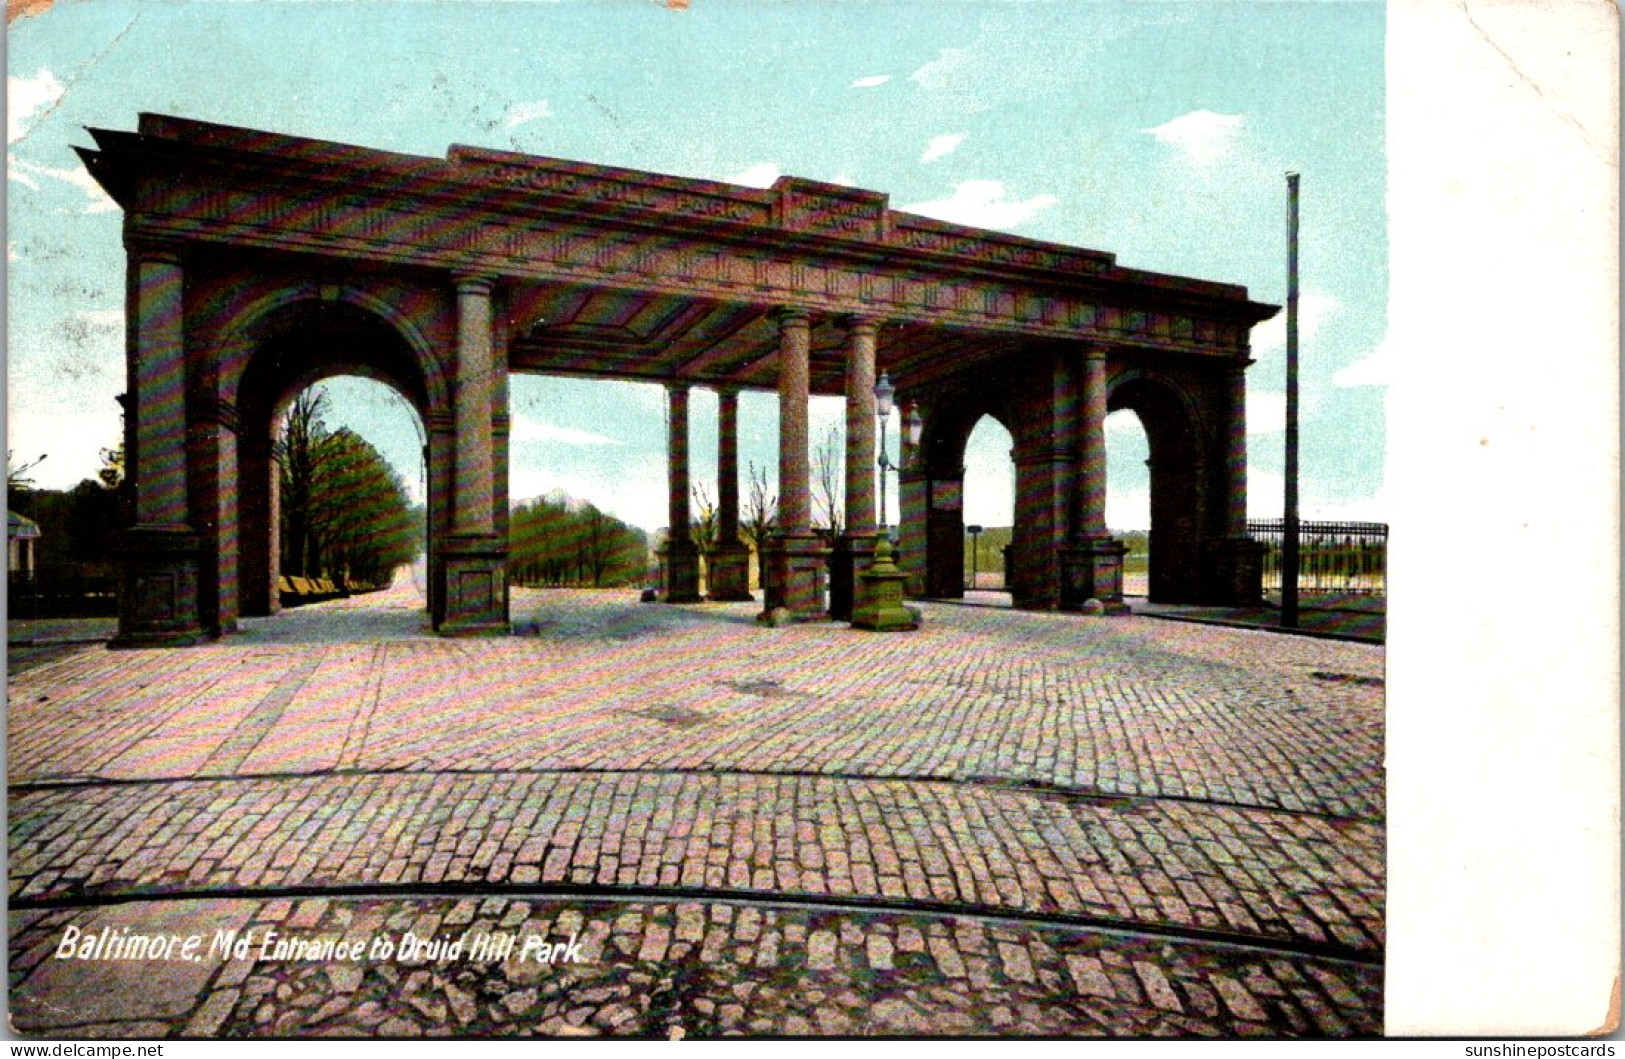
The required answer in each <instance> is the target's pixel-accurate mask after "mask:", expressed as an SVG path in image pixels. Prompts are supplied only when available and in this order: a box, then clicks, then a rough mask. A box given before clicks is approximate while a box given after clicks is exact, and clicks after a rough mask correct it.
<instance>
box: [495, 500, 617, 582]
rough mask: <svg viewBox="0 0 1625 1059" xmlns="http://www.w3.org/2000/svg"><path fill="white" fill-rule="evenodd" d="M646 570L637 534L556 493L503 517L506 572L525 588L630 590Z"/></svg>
mask: <svg viewBox="0 0 1625 1059" xmlns="http://www.w3.org/2000/svg"><path fill="white" fill-rule="evenodd" d="M648 568H649V539H648V537H647V536H645V535H644V533H643V531H642V530H640V529H636V528H635V527H632V526H628V525H627V524H626V523H624V522H622V521H620V520H619V519H617V518H614V517H612V516H610V515H607V514H605V513H604V512H602V511H600V510H598V509H597V508H596V507H594V506H592V505H591V504H583V503H580V502H576V501H572V500H570V499H568V498H567V497H564V496H563V495H562V494H560V495H557V496H548V497H538V498H537V499H535V500H529V501H526V502H525V503H523V504H520V505H519V506H517V507H515V508H514V509H513V510H512V511H511V512H509V515H508V571H509V576H510V578H511V579H512V580H513V581H514V582H515V583H517V584H522V585H531V586H542V585H550V586H562V585H571V586H575V585H592V586H593V587H595V588H597V587H603V586H613V585H630V584H636V583H638V582H641V581H642V580H643V577H644V575H645V573H646V572H647V571H648Z"/></svg>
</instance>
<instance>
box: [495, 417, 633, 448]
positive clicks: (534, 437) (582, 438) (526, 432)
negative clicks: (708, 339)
mask: <svg viewBox="0 0 1625 1059" xmlns="http://www.w3.org/2000/svg"><path fill="white" fill-rule="evenodd" d="M512 430H513V435H512V436H513V440H515V441H546V442H552V443H553V444H556V445H625V444H626V442H624V441H617V440H616V439H614V438H612V437H607V436H605V435H603V434H595V433H593V432H592V431H590V430H579V429H577V428H575V427H561V426H556V425H554V424H552V423H543V422H541V421H540V420H536V419H531V418H529V417H528V416H522V415H517V416H514V417H513V426H512Z"/></svg>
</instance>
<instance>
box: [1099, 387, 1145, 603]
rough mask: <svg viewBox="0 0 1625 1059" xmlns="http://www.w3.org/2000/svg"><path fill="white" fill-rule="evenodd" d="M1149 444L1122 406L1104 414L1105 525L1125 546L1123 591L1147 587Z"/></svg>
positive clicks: (1139, 591) (1137, 593) (1132, 415)
mask: <svg viewBox="0 0 1625 1059" xmlns="http://www.w3.org/2000/svg"><path fill="white" fill-rule="evenodd" d="M1150 461H1151V444H1150V441H1149V440H1148V439H1147V438H1146V436H1145V427H1144V426H1142V425H1141V423H1140V418H1139V416H1137V415H1136V414H1135V413H1134V412H1132V411H1131V410H1129V409H1127V408H1124V409H1121V410H1119V411H1116V412H1112V413H1110V414H1108V415H1107V416H1106V525H1107V527H1108V528H1109V529H1110V530H1111V534H1112V536H1113V537H1116V538H1117V539H1118V540H1120V541H1122V542H1123V544H1124V545H1125V546H1126V547H1127V548H1128V552H1127V554H1125V555H1124V556H1123V595H1125V596H1145V595H1146V594H1147V593H1148V590H1149V585H1150V582H1149V569H1150V533H1151V476H1150V470H1149V468H1150Z"/></svg>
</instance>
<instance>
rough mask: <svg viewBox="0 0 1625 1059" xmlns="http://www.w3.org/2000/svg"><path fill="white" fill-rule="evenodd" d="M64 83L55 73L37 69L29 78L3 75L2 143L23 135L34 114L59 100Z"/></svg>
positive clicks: (12, 142) (39, 113)
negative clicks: (4, 82)
mask: <svg viewBox="0 0 1625 1059" xmlns="http://www.w3.org/2000/svg"><path fill="white" fill-rule="evenodd" d="M66 91H67V86H66V85H64V84H63V83H62V82H61V81H58V80H57V79H56V74H53V73H52V72H51V71H49V70H41V71H40V72H39V73H37V74H35V75H34V76H33V77H7V78H6V146H8V147H9V146H11V145H12V144H14V143H16V142H17V141H18V140H21V139H22V138H23V137H25V136H27V135H28V134H29V132H30V131H32V129H33V122H34V118H35V116H36V115H39V116H41V117H43V116H44V115H43V114H41V111H45V112H49V111H50V109H51V108H52V107H55V106H56V104H57V102H58V101H59V100H61V98H62V94H63V93H64V92H66Z"/></svg>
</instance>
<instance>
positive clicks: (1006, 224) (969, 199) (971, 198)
mask: <svg viewBox="0 0 1625 1059" xmlns="http://www.w3.org/2000/svg"><path fill="white" fill-rule="evenodd" d="M1058 201H1059V200H1058V199H1057V198H1056V197H1055V196H1054V195H1034V196H1033V197H1032V198H1030V199H1021V200H1019V201H1017V200H1012V199H1010V198H1008V197H1007V195H1006V192H1005V188H1004V185H1003V184H1002V183H1000V182H999V181H997V180H965V181H961V182H960V183H958V184H955V185H954V193H953V194H952V195H950V196H949V197H948V198H945V199H933V200H932V201H930V202H920V203H916V204H915V205H912V206H904V207H902V209H903V210H904V211H905V212H907V213H918V214H920V215H921V216H924V217H935V218H936V219H937V220H939V221H953V222H955V223H957V224H970V225H975V226H976V227H978V228H1014V227H1016V226H1017V225H1019V224H1022V223H1024V222H1026V221H1027V220H1028V219H1030V218H1031V217H1032V216H1033V215H1035V214H1036V213H1038V212H1039V211H1040V210H1047V209H1049V208H1050V207H1051V206H1054V205H1055V204H1056V203H1057V202H1058Z"/></svg>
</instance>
